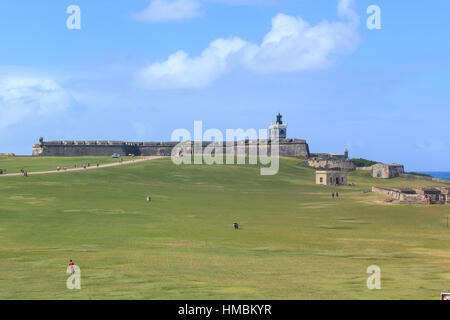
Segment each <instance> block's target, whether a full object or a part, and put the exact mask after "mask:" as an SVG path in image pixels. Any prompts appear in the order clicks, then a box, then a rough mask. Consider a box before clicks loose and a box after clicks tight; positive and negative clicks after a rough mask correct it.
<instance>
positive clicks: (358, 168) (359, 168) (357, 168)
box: [356, 167, 372, 172]
mask: <svg viewBox="0 0 450 320" xmlns="http://www.w3.org/2000/svg"><path fill="white" fill-rule="evenodd" d="M356 171H370V172H372V167H356Z"/></svg>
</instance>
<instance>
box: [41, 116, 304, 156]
mask: <svg viewBox="0 0 450 320" xmlns="http://www.w3.org/2000/svg"><path fill="white" fill-rule="evenodd" d="M281 119H282V116H281V114H278V116H277V121H276V123H274V124H272V125H271V126H270V128H269V136H270V139H269V140H261V141H260V140H250V139H245V140H240V141H235V142H234V148H235V154H238V152H237V151H238V147H240V148H243V150H245V153H246V155H248V154H249V150H250V149H252V148H258V146H259V144H260V142H261V143H264V145H267V149H268V151H267V153H268V154H270V149H271V141H272V140H273V138H274V137H276V135H278V137H279V154H280V156H292V157H301V158H310V157H311V154H310V152H309V146H308V144H307V143H306V141H305V140H301V139H288V138H286V134H287V124H283V121H282V120H281ZM194 143H198V142H194V141H185V142H183V144H190V146H187V148H188V149H190V150H192V152H193V151H194V150H195V149H194ZM201 143H202V148H201V149H200V148H197V150H198V149H200V150H204V149H205V148H206V147H207V146H209V145H211V144H214V143H217V142H212V141H202V142H201ZM178 144H179V142H178V141H171V142H124V141H107V140H99V141H97V140H88V141H84V140H81V141H73V140H65V141H61V140H57V141H44V139H43V138H42V137H41V138H40V139H39V143H38V144H35V145H34V146H33V156H111V155H113V154H115V153H116V154H119V155H121V156H126V155H130V154H131V155H135V156H170V155H171V154H172V150H173V149H174V148H175V147H176V146H177V145H178ZM223 148H224V152H223V153H224V154H226V145H225V143H223Z"/></svg>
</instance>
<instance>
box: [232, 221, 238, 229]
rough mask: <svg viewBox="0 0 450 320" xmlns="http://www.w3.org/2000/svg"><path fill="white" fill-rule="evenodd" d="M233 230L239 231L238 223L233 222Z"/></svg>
mask: <svg viewBox="0 0 450 320" xmlns="http://www.w3.org/2000/svg"><path fill="white" fill-rule="evenodd" d="M233 228H234V230H237V229H239V223H237V222H236V221H235V222H233Z"/></svg>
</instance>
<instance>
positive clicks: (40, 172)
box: [0, 156, 164, 177]
mask: <svg viewBox="0 0 450 320" xmlns="http://www.w3.org/2000/svg"><path fill="white" fill-rule="evenodd" d="M159 158H164V157H163V156H151V157H144V158H142V159H137V160H128V161H122V162H112V163H107V164H102V165H99V166H98V167H97V166H96V165H94V166H91V167H86V168H67V170H63V169H61V170H59V171H58V170H50V171H35V172H27V174H28V175H29V176H31V175H35V174H49V173H64V172H74V171H85V170H93V169H101V168H106V167H116V166H122V165H126V164H133V163H139V162H143V161H150V160H154V159H159ZM22 175H23V174H22V173H20V172H18V173H7V174H0V177H12V176H22Z"/></svg>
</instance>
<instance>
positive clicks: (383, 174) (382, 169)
mask: <svg viewBox="0 0 450 320" xmlns="http://www.w3.org/2000/svg"><path fill="white" fill-rule="evenodd" d="M403 173H405V169H404V167H403V166H402V165H401V164H395V163H394V164H382V163H377V164H374V165H373V166H372V177H374V178H382V179H391V178H396V177H399V176H400V174H403Z"/></svg>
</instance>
